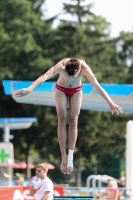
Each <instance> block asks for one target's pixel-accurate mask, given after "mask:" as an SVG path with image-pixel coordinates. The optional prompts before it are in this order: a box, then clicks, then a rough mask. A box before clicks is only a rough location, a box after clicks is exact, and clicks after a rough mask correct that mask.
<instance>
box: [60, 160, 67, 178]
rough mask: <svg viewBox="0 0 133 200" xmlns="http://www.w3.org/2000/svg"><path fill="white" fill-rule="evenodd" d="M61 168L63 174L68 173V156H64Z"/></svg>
mask: <svg viewBox="0 0 133 200" xmlns="http://www.w3.org/2000/svg"><path fill="white" fill-rule="evenodd" d="M60 170H61V171H62V173H63V174H67V156H65V157H62V162H61V166H60Z"/></svg>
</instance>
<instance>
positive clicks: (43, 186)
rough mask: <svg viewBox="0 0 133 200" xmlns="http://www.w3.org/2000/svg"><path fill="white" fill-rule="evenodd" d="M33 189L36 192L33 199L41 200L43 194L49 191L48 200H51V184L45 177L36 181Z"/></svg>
mask: <svg viewBox="0 0 133 200" xmlns="http://www.w3.org/2000/svg"><path fill="white" fill-rule="evenodd" d="M34 189H35V190H36V195H35V197H36V199H37V200H42V198H43V197H44V194H45V192H47V191H50V196H49V198H48V200H53V183H52V181H51V180H50V179H49V178H48V177H46V178H45V179H43V180H40V181H38V182H37V183H36V184H35V186H34Z"/></svg>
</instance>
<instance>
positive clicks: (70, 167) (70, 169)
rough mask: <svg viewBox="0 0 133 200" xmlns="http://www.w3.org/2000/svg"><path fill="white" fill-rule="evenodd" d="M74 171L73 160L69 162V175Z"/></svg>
mask: <svg viewBox="0 0 133 200" xmlns="http://www.w3.org/2000/svg"><path fill="white" fill-rule="evenodd" d="M72 171H73V160H67V174H71V172H72Z"/></svg>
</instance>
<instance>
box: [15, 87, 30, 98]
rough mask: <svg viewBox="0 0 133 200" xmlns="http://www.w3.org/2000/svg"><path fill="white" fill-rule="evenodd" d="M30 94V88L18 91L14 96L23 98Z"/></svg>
mask: <svg viewBox="0 0 133 200" xmlns="http://www.w3.org/2000/svg"><path fill="white" fill-rule="evenodd" d="M30 92H31V89H30V88H23V89H21V90H18V91H17V92H16V94H15V96H16V97H24V96H26V95H27V94H29V93H30Z"/></svg>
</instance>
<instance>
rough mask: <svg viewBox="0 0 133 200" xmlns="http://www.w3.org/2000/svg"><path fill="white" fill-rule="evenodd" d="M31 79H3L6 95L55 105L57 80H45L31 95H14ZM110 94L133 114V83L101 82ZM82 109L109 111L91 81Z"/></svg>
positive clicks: (84, 85) (85, 91)
mask: <svg viewBox="0 0 133 200" xmlns="http://www.w3.org/2000/svg"><path fill="white" fill-rule="evenodd" d="M31 83H32V82H31V81H8V80H4V81H2V84H3V87H4V92H5V94H6V95H12V98H13V99H14V100H15V101H16V102H17V103H26V104H36V105H47V106H55V97H54V96H55V85H56V83H55V82H48V81H47V82H44V83H43V84H41V85H40V86H38V87H37V88H35V89H34V91H32V92H31V93H30V94H29V95H27V96H25V97H23V98H17V97H15V96H14V94H15V92H16V91H17V90H19V89H22V88H26V87H28V86H29V85H30V84H31ZM100 85H101V86H102V87H103V88H104V89H105V90H106V91H107V93H108V94H109V95H110V97H111V98H112V99H113V100H114V101H115V103H116V104H119V105H120V106H121V107H122V108H123V111H124V113H130V114H133V85H131V84H130V85H128V84H100ZM82 91H83V100H82V106H81V108H82V109H86V110H96V111H106V112H109V111H110V110H109V106H108V103H107V102H106V101H105V100H104V99H103V97H101V95H100V94H99V93H98V92H97V91H96V90H95V88H94V87H93V86H92V85H91V84H89V83H83V90H82Z"/></svg>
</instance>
